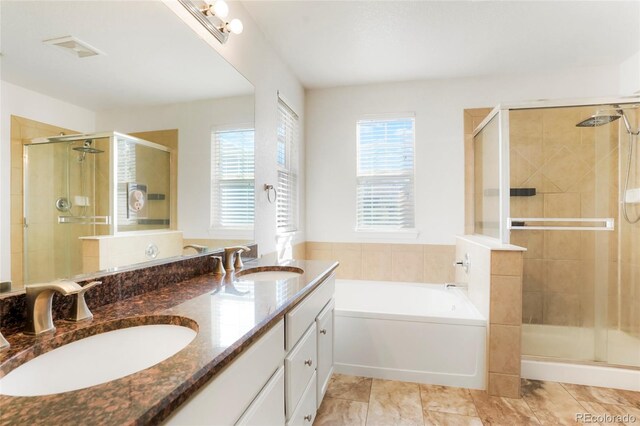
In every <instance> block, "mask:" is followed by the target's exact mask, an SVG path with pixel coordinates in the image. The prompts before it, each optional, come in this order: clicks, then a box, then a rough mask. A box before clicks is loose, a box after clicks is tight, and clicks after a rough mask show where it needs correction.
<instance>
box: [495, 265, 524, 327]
mask: <svg viewBox="0 0 640 426" xmlns="http://www.w3.org/2000/svg"><path fill="white" fill-rule="evenodd" d="M490 320H491V324H508V325H520V324H521V323H522V279H521V278H520V277H515V276H502V275H492V276H491V316H490Z"/></svg>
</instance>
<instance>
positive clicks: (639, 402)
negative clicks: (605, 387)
mask: <svg viewBox="0 0 640 426" xmlns="http://www.w3.org/2000/svg"><path fill="white" fill-rule="evenodd" d="M618 393H619V394H621V395H622V397H623V398H624V399H626V400H627V401H629V404H625V405H629V406H631V407H635V408H637V409H640V392H633V391H628V390H619V391H618ZM638 421H639V422H640V420H638Z"/></svg>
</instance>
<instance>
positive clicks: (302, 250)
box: [292, 242, 307, 259]
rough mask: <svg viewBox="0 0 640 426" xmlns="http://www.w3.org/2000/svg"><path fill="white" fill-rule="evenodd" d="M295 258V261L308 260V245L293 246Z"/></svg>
mask: <svg viewBox="0 0 640 426" xmlns="http://www.w3.org/2000/svg"><path fill="white" fill-rule="evenodd" d="M292 254H293V258H294V259H306V258H307V245H306V243H304V242H302V243H298V244H296V245H294V246H293V253H292Z"/></svg>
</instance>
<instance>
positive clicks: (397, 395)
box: [314, 374, 640, 426]
mask: <svg viewBox="0 0 640 426" xmlns="http://www.w3.org/2000/svg"><path fill="white" fill-rule="evenodd" d="M577 413H589V414H592V415H599V416H602V415H605V414H606V415H610V416H616V415H620V416H623V415H625V414H628V415H631V416H634V417H635V421H633V419H631V418H630V419H629V420H630V421H629V422H628V423H615V422H608V423H606V422H603V423H597V421H593V422H584V423H588V424H603V425H604V424H606V425H624V424H629V425H634V426H640V392H630V391H623V390H616V389H608V388H597V387H589V386H578V385H568V384H564V383H554V382H541V381H535V380H523V383H522V399H509V398H500V397H493V396H489V395H488V394H487V393H486V392H484V391H477V390H469V389H462V388H452V387H446V386H436V385H422V384H417V383H407V382H397V381H391V380H379V379H368V378H364V377H355V376H345V375H341V374H334V376H333V377H332V378H331V382H330V384H329V388H328V389H327V393H326V395H325V398H324V400H323V402H322V406H321V407H320V410H319V411H318V415H317V417H316V420H315V422H314V425H315V426H321V425H330V426H339V425H345V426H347V425H349V426H351V425H371V426H373V425H380V426H382V425H384V426H391V425H403V426H404V425H407V426H409V425H420V426H431V425H442V426H445V425H446V426H458V425H473V426H475V425H478V426H481V425H505V426H514V425H532V424H535V425H538V424H542V425H567V424H576V423H578V424H580V423H582V422H578V421H576V414H577Z"/></svg>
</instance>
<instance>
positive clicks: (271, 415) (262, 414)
mask: <svg viewBox="0 0 640 426" xmlns="http://www.w3.org/2000/svg"><path fill="white" fill-rule="evenodd" d="M284 422H285V418H284V366H282V367H280V368H279V369H278V371H276V372H275V374H274V375H273V377H271V379H270V380H269V382H268V383H267V384H266V385H265V387H264V389H262V391H261V392H260V394H258V396H257V397H256V399H254V400H253V402H252V403H251V405H250V406H249V408H248V409H247V411H245V412H244V414H243V415H242V417H240V420H238V423H236V425H237V426H282V425H284Z"/></svg>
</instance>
